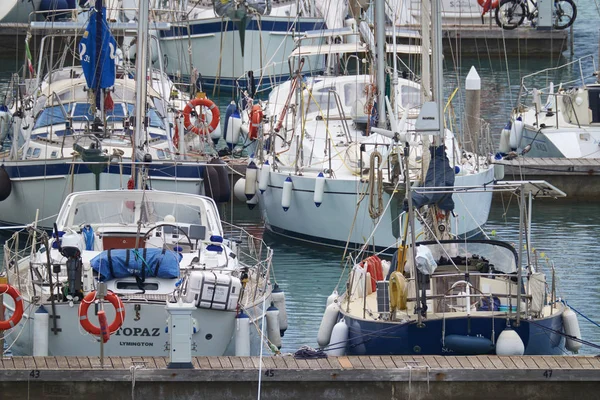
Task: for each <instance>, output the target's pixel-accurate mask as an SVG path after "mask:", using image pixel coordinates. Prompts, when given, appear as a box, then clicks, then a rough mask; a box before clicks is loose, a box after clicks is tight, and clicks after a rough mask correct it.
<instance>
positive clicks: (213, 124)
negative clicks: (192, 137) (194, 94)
mask: <svg viewBox="0 0 600 400" xmlns="http://www.w3.org/2000/svg"><path fill="white" fill-rule="evenodd" d="M197 106H203V107H208V109H209V110H210V112H211V113H212V120H211V121H210V125H209V126H208V127H204V126H202V127H200V126H196V125H194V124H192V121H191V120H190V115H191V113H192V110H194V109H195V108H196V107H197ZM198 115H202V113H200V114H198ZM220 118H221V115H220V114H219V108H218V107H217V106H216V105H215V103H213V102H212V101H211V100H209V99H207V98H206V97H198V98H195V99H193V100H190V101H189V102H188V103H187V104H186V106H185V108H184V109H183V126H184V127H185V129H187V130H189V131H192V132H194V133H195V134H196V135H205V134H207V133H211V132H212V131H214V130H215V129H217V125H219V121H220Z"/></svg>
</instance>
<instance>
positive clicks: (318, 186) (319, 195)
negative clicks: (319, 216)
mask: <svg viewBox="0 0 600 400" xmlns="http://www.w3.org/2000/svg"><path fill="white" fill-rule="evenodd" d="M324 193H325V175H323V172H319V175H317V178H316V179H315V194H314V196H313V201H314V202H315V205H316V206H317V207H320V206H321V204H322V203H323V195H324Z"/></svg>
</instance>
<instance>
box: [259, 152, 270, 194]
mask: <svg viewBox="0 0 600 400" xmlns="http://www.w3.org/2000/svg"><path fill="white" fill-rule="evenodd" d="M270 168H271V166H270V165H269V160H266V161H265V163H264V164H263V165H261V167H260V175H259V177H258V190H260V192H261V193H264V192H265V190H267V187H268V186H269V170H270Z"/></svg>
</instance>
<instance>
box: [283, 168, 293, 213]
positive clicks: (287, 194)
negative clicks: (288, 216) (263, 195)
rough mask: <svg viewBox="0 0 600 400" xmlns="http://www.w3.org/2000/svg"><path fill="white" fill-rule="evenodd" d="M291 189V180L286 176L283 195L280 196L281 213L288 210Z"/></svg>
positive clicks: (290, 200) (290, 201) (290, 202)
mask: <svg viewBox="0 0 600 400" xmlns="http://www.w3.org/2000/svg"><path fill="white" fill-rule="evenodd" d="M292 188H293V183H292V178H291V177H289V176H288V177H287V178H285V181H284V182H283V193H282V194H281V207H283V211H287V210H289V209H290V205H291V204H292Z"/></svg>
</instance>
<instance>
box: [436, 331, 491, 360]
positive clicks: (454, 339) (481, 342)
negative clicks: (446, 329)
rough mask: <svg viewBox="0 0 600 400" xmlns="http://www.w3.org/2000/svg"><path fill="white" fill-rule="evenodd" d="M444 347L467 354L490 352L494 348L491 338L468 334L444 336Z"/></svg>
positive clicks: (458, 353) (459, 353)
mask: <svg viewBox="0 0 600 400" xmlns="http://www.w3.org/2000/svg"><path fill="white" fill-rule="evenodd" d="M444 347H445V348H447V349H449V350H452V351H453V352H454V353H456V354H457V355H465V356H466V355H481V354H489V353H491V352H492V351H493V350H494V344H493V343H492V341H491V340H490V339H488V338H485V337H479V336H468V335H448V336H446V337H445V338H444Z"/></svg>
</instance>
